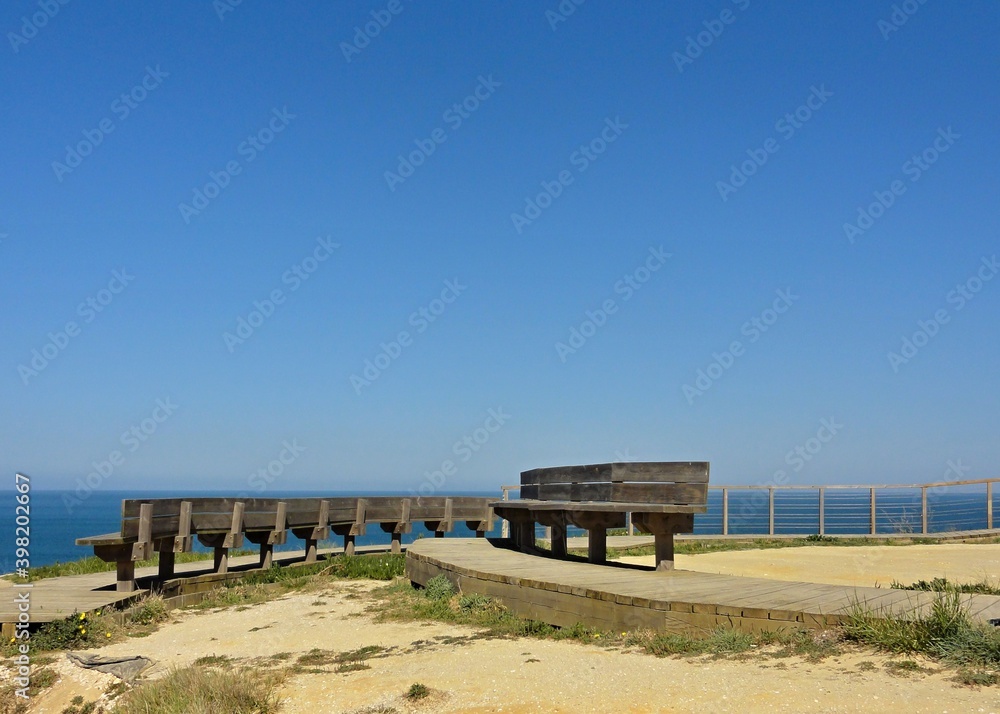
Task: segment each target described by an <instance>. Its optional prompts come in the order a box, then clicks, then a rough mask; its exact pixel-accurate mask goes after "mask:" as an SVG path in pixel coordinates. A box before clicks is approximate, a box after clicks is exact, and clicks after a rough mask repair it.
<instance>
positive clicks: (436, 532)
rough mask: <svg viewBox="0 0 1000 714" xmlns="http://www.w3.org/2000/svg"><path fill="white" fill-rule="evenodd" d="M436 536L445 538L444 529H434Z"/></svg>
mask: <svg viewBox="0 0 1000 714" xmlns="http://www.w3.org/2000/svg"><path fill="white" fill-rule="evenodd" d="M434 537H435V538H444V531H434Z"/></svg>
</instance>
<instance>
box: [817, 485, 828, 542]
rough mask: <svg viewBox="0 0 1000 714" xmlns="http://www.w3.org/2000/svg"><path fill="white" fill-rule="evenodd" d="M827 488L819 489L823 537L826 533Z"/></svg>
mask: <svg viewBox="0 0 1000 714" xmlns="http://www.w3.org/2000/svg"><path fill="white" fill-rule="evenodd" d="M825 507H826V488H825V487H823V486H820V487H819V534H820V535H823V533H825V532H826V512H825Z"/></svg>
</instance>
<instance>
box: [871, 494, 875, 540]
mask: <svg viewBox="0 0 1000 714" xmlns="http://www.w3.org/2000/svg"><path fill="white" fill-rule="evenodd" d="M871 493H872V515H871V521H872V525H871V534H872V535H875V488H874V487H872V489H871Z"/></svg>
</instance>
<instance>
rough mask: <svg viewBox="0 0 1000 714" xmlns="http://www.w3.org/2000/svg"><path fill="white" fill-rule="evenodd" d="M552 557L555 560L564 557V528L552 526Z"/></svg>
mask: <svg viewBox="0 0 1000 714" xmlns="http://www.w3.org/2000/svg"><path fill="white" fill-rule="evenodd" d="M551 531H552V540H551V543H552V555H553V557H556V558H565V557H566V526H552V527H551Z"/></svg>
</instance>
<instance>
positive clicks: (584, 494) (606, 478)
mask: <svg viewBox="0 0 1000 714" xmlns="http://www.w3.org/2000/svg"><path fill="white" fill-rule="evenodd" d="M708 471H709V464H708V463H707V462H700V461H699V462H692V461H683V462H621V463H610V464H590V465H587V466H558V467H555V468H543V469H533V470H531V471H525V472H523V473H522V474H521V492H520V495H521V498H520V499H519V500H516V501H495V502H493V503H492V504H491V505H492V506H493V509H494V511H495V512H496V514H497V515H499V516H500V517H501V518H505V519H507V520H508V521H510V525H511V538H512V540H513V542H514V544H515V545H516V546H517V547H519V548H520V549H521V550H526V551H527V550H532V549H534V546H535V524H536V523H541V524H542V525H545V526H549V527H550V528H551V529H552V546H551V547H552V555H554V556H556V557H565V555H566V527H567V526H568V525H574V526H577V527H578V528H583V529H585V530H586V531H587V532H588V537H589V540H588V560H589V561H590V562H592V563H603V562H605V561H606V560H607V529H608V528H622V527H624V526H625V523H626V514H629V513H631V514H632V523H633V524H634V525H635V526H636V527H637V528H638V529H639V530H640V531H642V532H643V533H649V534H651V535H653V537H654V541H655V544H656V567H657V569H658V570H672V569H673V567H674V534H675V533H692V532H694V514H695V513H704V512H705V511H706V510H707V508H708Z"/></svg>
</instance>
